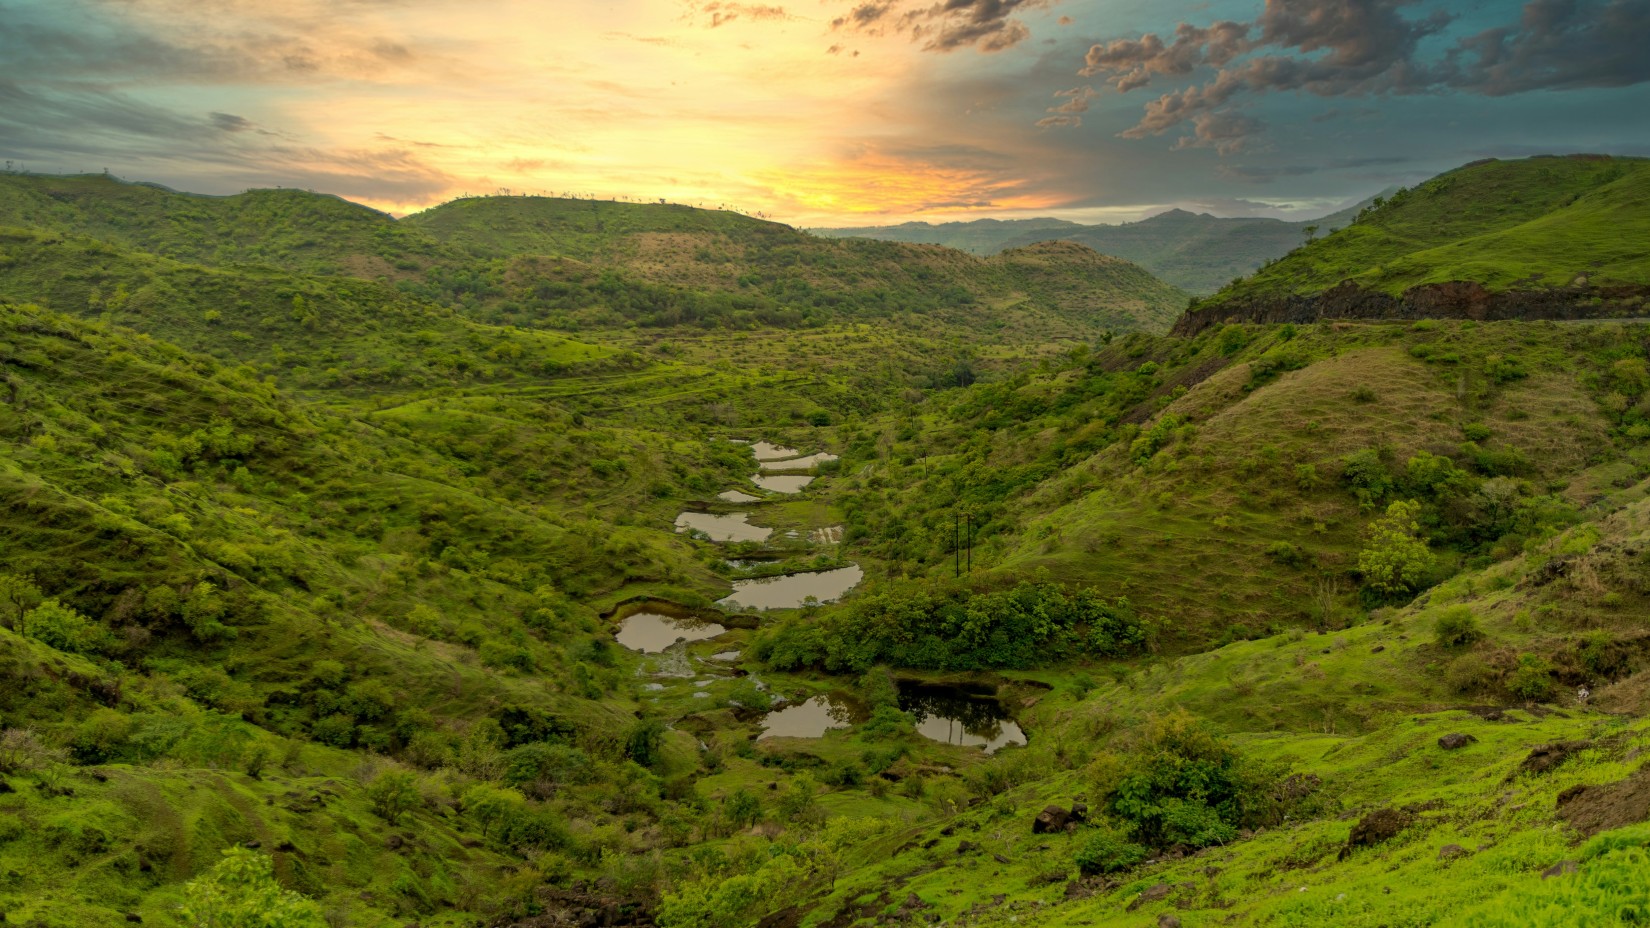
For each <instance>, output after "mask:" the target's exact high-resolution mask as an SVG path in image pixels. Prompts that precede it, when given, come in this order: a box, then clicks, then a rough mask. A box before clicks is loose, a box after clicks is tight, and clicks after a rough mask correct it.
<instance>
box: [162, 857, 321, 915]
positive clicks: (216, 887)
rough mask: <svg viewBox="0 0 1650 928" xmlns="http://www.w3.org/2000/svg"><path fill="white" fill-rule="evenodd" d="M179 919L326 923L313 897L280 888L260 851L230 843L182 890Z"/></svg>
mask: <svg viewBox="0 0 1650 928" xmlns="http://www.w3.org/2000/svg"><path fill="white" fill-rule="evenodd" d="M183 895H184V902H183V910H182V913H181V914H182V915H183V921H184V924H186V925H189V926H190V928H327V921H326V918H325V917H323V915H322V913H321V907H320V906H319V905H317V904H316V903H315V901H314V900H313V899H310V898H309V897H307V896H305V895H303V894H302V893H296V892H293V891H292V890H289V889H283V888H282V887H281V884H279V883H277V882H276V881H275V863H274V861H273V860H271V859H270V858H269V856H268V855H266V854H260V853H258V852H257V851H252V850H248V849H246V848H244V847H232V848H230V849H228V850H226V851H224V852H223V860H220V861H218V864H217V866H215V867H213V868H212V869H211V870H210V871H208V872H207V873H205V874H204V875H202V876H200V877H198V878H196V879H195V880H192V881H191V882H190V883H189V884H188V885H187V886H185V887H184V890H183Z"/></svg>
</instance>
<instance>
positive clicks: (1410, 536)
mask: <svg viewBox="0 0 1650 928" xmlns="http://www.w3.org/2000/svg"><path fill="white" fill-rule="evenodd" d="M1420 514H1421V504H1420V503H1418V502H1415V501H1414V500H1402V499H1401V500H1397V501H1395V502H1393V503H1392V505H1390V506H1388V507H1386V515H1384V516H1382V517H1381V518H1379V519H1376V520H1375V522H1374V524H1373V525H1371V526H1370V527H1369V543H1368V544H1367V545H1365V547H1364V549H1363V550H1362V551H1360V552H1358V570H1359V571H1360V572H1361V573H1362V574H1363V575H1364V585H1365V586H1367V587H1368V588H1369V589H1371V590H1374V591H1375V592H1377V593H1380V594H1382V595H1383V596H1396V595H1400V594H1403V593H1410V592H1413V591H1414V590H1415V589H1416V588H1417V587H1419V586H1420V585H1421V581H1422V580H1423V579H1425V577H1426V574H1427V571H1428V570H1430V569H1431V568H1432V552H1431V551H1430V550H1428V548H1427V543H1426V541H1425V540H1424V539H1422V538H1421V537H1420V533H1421V524H1420V522H1419V521H1418V519H1419V517H1420Z"/></svg>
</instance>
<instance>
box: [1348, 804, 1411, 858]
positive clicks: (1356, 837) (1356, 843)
mask: <svg viewBox="0 0 1650 928" xmlns="http://www.w3.org/2000/svg"><path fill="white" fill-rule="evenodd" d="M1414 821H1415V816H1413V815H1411V814H1409V813H1407V812H1402V811H1400V810H1398V809H1376V810H1375V811H1374V812H1371V813H1369V814H1368V815H1366V816H1364V817H1363V818H1361V819H1359V820H1358V824H1356V825H1353V826H1352V834H1351V835H1348V836H1347V839H1346V846H1345V847H1343V848H1341V853H1340V857H1339V859H1340V860H1345V859H1346V858H1347V857H1349V856H1351V854H1352V852H1353V851H1355V850H1357V849H1358V848H1361V847H1374V846H1375V845H1377V844H1381V843H1383V842H1385V841H1388V840H1390V839H1391V838H1393V837H1394V836H1395V835H1397V834H1398V832H1400V831H1403V830H1404V829H1405V828H1408V827H1409V825H1410V823H1411V822H1414Z"/></svg>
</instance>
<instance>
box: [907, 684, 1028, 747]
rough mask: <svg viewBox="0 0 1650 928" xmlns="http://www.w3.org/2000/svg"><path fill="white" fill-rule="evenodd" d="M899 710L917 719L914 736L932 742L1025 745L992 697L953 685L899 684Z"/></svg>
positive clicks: (1014, 723)
mask: <svg viewBox="0 0 1650 928" xmlns="http://www.w3.org/2000/svg"><path fill="white" fill-rule="evenodd" d="M899 707H900V708H901V709H903V710H905V711H906V712H909V713H911V714H912V715H914V716H916V718H917V733H918V734H920V735H922V736H923V737H925V738H928V739H930V740H933V741H939V742H942V743H944V744H956V745H961V746H963V747H974V748H980V749H982V750H984V751H985V753H987V754H994V753H996V752H997V750H998V749H999V748H1005V747H1008V746H1010V745H1016V744H1025V743H1026V735H1025V732H1024V731H1022V730H1021V729H1020V726H1019V724H1018V723H1016V722H1015V721H1014V720H1013V719H1011V718H1009V715H1008V711H1007V710H1006V709H1004V708H1003V704H1002V703H1001V702H999V701H997V699H996V698H995V697H993V696H986V695H981V694H979V693H971V692H969V691H968V690H966V689H964V688H962V687H957V686H939V685H933V684H924V683H911V682H906V681H901V683H900V685H899Z"/></svg>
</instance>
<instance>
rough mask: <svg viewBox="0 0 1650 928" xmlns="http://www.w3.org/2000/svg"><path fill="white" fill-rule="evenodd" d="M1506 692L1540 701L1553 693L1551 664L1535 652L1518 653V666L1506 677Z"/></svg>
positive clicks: (1524, 698)
mask: <svg viewBox="0 0 1650 928" xmlns="http://www.w3.org/2000/svg"><path fill="white" fill-rule="evenodd" d="M1507 692H1509V693H1511V694H1512V695H1513V696H1514V697H1516V698H1518V699H1523V700H1527V701H1529V702H1541V701H1543V700H1545V699H1549V698H1551V697H1552V694H1553V665H1552V664H1549V663H1547V661H1546V660H1545V659H1544V658H1542V657H1540V656H1538V655H1535V654H1520V655H1519V656H1518V666H1517V667H1515V668H1513V672H1512V676H1511V677H1508V678H1507Z"/></svg>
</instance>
